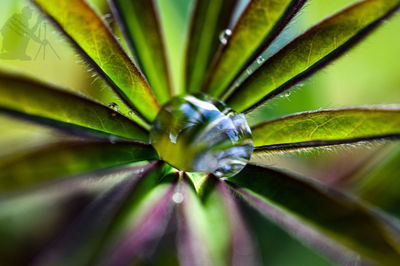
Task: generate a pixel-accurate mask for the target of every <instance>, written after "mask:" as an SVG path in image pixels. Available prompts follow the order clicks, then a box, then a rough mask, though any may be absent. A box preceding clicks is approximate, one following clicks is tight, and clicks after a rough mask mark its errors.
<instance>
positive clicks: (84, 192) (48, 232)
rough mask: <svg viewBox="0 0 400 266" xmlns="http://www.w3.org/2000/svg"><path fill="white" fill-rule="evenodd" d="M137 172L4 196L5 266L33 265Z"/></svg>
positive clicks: (0, 204)
mask: <svg viewBox="0 0 400 266" xmlns="http://www.w3.org/2000/svg"><path fill="white" fill-rule="evenodd" d="M135 169H136V168H134V167H120V168H114V169H111V170H102V171H97V172H92V173H90V174H86V175H79V176H75V177H70V178H67V179H61V180H56V181H54V182H51V183H49V184H45V185H43V186H41V187H37V188H35V189H32V190H29V191H24V192H23V193H14V194H11V195H7V196H1V197H0V236H1V237H0V261H1V264H4V265H28V264H29V263H31V262H32V259H33V257H34V256H36V255H37V254H38V253H39V251H41V250H42V249H43V248H44V247H45V246H47V245H49V243H50V241H52V239H54V237H55V236H56V235H57V234H58V233H60V232H62V231H63V230H65V227H66V226H67V225H69V224H70V223H71V222H72V221H73V220H75V218H76V217H77V216H78V215H79V214H80V213H81V212H82V211H83V210H84V209H85V208H87V207H88V206H90V205H91V204H92V203H93V202H94V200H95V199H96V198H98V197H99V196H100V195H102V194H103V193H105V192H106V191H108V190H109V189H110V188H112V187H114V186H116V185H118V184H120V183H121V182H123V181H124V180H126V179H127V178H128V177H129V176H131V175H132V173H134V172H135ZM136 170H137V169H136Z"/></svg>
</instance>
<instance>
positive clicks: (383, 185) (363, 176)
mask: <svg viewBox="0 0 400 266" xmlns="http://www.w3.org/2000/svg"><path fill="white" fill-rule="evenodd" d="M399 148H400V145H399V144H396V145H395V146H394V147H393V149H391V151H390V152H388V153H383V154H381V156H376V157H377V158H376V160H375V162H371V163H369V164H367V165H363V166H364V167H363V169H362V170H360V172H359V173H357V174H356V175H353V176H351V177H349V178H351V179H350V180H355V182H353V184H352V186H351V188H352V193H354V194H356V195H357V196H359V197H360V198H362V199H363V200H365V201H367V202H368V203H370V204H372V205H373V206H376V207H379V208H382V209H384V210H385V211H387V212H389V213H391V214H394V215H396V216H397V217H398V218H400V193H399V191H400V172H399V165H400V149H399ZM383 156H384V157H383Z"/></svg>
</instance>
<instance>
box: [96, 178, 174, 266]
mask: <svg viewBox="0 0 400 266" xmlns="http://www.w3.org/2000/svg"><path fill="white" fill-rule="evenodd" d="M175 189H176V187H175V186H174V185H170V184H164V185H159V186H158V187H156V188H154V189H153V191H152V192H151V193H149V195H148V196H146V197H145V198H144V199H143V200H142V202H143V203H142V205H143V206H139V207H138V208H139V209H141V210H139V211H138V210H136V211H135V214H130V215H129V216H130V217H131V218H130V220H131V222H130V224H129V229H128V230H124V231H123V233H121V236H120V237H119V238H120V239H118V240H116V241H114V242H116V243H114V244H112V246H111V247H110V248H109V249H108V251H106V252H104V257H103V258H101V259H100V263H99V264H100V265H104V266H107V265H121V266H122V265H131V264H132V262H140V261H143V260H146V259H149V258H151V257H152V255H153V253H154V251H155V249H156V247H157V244H158V242H159V241H160V239H161V238H162V236H163V234H164V233H165V230H166V227H167V224H168V222H169V220H170V218H171V213H172V212H171V211H172V207H173V201H172V197H173V195H174V191H175Z"/></svg>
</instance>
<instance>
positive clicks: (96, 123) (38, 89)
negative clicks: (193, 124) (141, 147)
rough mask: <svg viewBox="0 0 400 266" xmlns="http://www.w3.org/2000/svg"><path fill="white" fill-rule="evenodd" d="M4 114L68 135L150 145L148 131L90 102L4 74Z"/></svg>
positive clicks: (0, 100) (0, 89)
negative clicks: (112, 137) (95, 135)
mask: <svg viewBox="0 0 400 266" xmlns="http://www.w3.org/2000/svg"><path fill="white" fill-rule="evenodd" d="M0 112H7V113H10V114H15V115H19V116H22V117H23V118H26V119H28V120H33V121H36V122H40V123H44V124H46V125H50V126H56V127H58V128H62V129H64V130H67V131H75V132H81V133H82V132H83V133H100V134H103V135H104V133H105V134H107V135H108V134H112V135H116V136H120V137H124V138H128V139H134V140H139V141H144V142H147V141H148V133H147V132H146V130H145V129H143V128H142V127H140V126H139V125H137V124H135V123H134V122H133V121H131V120H129V119H128V118H126V117H124V116H122V115H120V114H119V113H117V112H114V111H112V110H110V109H108V108H106V107H105V106H102V105H100V104H98V103H96V102H93V101H91V100H89V99H86V98H83V97H80V96H77V95H74V94H71V93H68V92H65V91H61V90H58V89H56V88H54V87H52V86H50V85H46V84H42V83H39V82H37V81H33V80H29V79H26V78H23V77H18V76H12V75H8V74H3V73H0Z"/></svg>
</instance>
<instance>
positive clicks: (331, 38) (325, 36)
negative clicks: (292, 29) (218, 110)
mask: <svg viewBox="0 0 400 266" xmlns="http://www.w3.org/2000/svg"><path fill="white" fill-rule="evenodd" d="M399 6H400V0H365V1H361V2H358V3H356V4H354V5H352V6H350V7H348V8H346V9H344V10H343V11H341V12H339V13H338V14H336V15H334V16H332V17H330V18H328V19H326V20H324V21H323V22H321V23H319V24H317V25H316V26H314V27H313V28H311V29H309V30H308V31H307V32H306V33H304V34H303V35H301V36H300V37H298V38H297V39H295V40H294V41H292V42H291V43H289V44H288V45H287V46H286V47H284V48H283V49H282V50H280V51H279V52H278V53H276V54H275V55H274V56H272V57H271V58H270V59H268V60H267V61H266V62H265V63H264V64H263V65H262V66H261V67H260V68H259V69H257V70H256V71H255V72H254V73H253V74H252V75H251V76H249V77H248V78H247V80H245V81H244V82H243V83H242V84H241V85H240V86H239V88H237V89H236V90H235V91H234V92H233V94H232V95H230V96H229V98H228V99H227V100H226V102H227V103H228V104H229V105H230V106H231V107H232V108H233V109H235V110H236V111H239V112H243V111H245V112H248V111H250V110H252V109H254V108H255V107H257V106H258V105H260V104H262V103H263V102H264V101H266V100H268V99H270V98H272V97H274V96H276V95H277V94H279V93H281V92H282V91H284V90H286V89H288V88H290V87H291V86H293V85H294V84H295V83H296V82H298V81H300V80H302V79H304V78H306V77H308V76H309V75H311V74H313V73H314V72H315V71H317V70H319V69H320V68H321V67H323V66H325V65H326V64H328V63H329V62H331V61H332V60H334V59H336V58H337V57H339V56H340V55H341V54H343V53H344V52H345V51H347V50H348V49H350V48H351V47H353V46H354V45H355V44H356V43H358V42H359V41H360V40H361V39H362V38H363V37H365V36H366V35H367V34H368V33H370V32H371V31H372V30H373V29H374V28H376V27H377V26H378V25H379V23H380V22H382V21H383V20H385V19H387V18H388V16H390V15H391V14H393V13H394V11H395V10H397V9H398V8H399Z"/></svg>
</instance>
